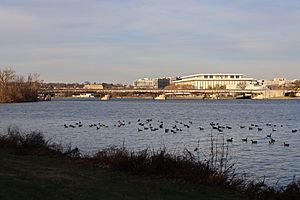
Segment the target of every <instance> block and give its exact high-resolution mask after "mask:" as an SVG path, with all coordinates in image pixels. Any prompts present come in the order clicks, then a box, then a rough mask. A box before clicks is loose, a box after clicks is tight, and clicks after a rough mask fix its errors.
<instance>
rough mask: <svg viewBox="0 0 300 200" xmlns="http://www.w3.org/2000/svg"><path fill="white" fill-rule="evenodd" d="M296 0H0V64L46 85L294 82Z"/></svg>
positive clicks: (299, 40)
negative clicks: (206, 78)
mask: <svg viewBox="0 0 300 200" xmlns="http://www.w3.org/2000/svg"><path fill="white" fill-rule="evenodd" d="M299 23H300V2H299V1H297V0H287V1H279V0H273V1H271V0H264V1H262V0H251V1H249V0H243V1H236V0H232V1H228V0H212V1H209V2H207V1H195V0H187V1H179V0H172V1H171V0H160V1H158V0H150V1H143V0H139V1H137V0H128V1H121V0H112V1H95V0H90V1H84V2H83V1H79V0H72V1H71V0H51V1H50V0H44V1H38V0H28V1H26V2H25V1H21V0H14V1H8V0H0V25H1V31H0V38H1V40H0V41H1V46H0V60H1V62H0V67H1V68H5V67H13V68H14V70H16V71H17V72H18V73H21V74H26V73H38V74H40V75H41V79H43V80H45V81H46V82H84V81H90V82H118V83H132V81H133V80H135V79H138V78H143V77H162V76H164V77H171V76H185V75H190V74H197V73H242V74H245V75H247V76H248V77H254V78H258V79H272V78H274V77H286V78H288V79H297V78H298V79H299V78H300V57H299V56H298V54H299V52H300V45H299V44H300V34H299V33H300V26H299Z"/></svg>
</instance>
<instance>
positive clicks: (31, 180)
mask: <svg viewBox="0 0 300 200" xmlns="http://www.w3.org/2000/svg"><path fill="white" fill-rule="evenodd" d="M225 154H226V153H225ZM217 158H218V159H220V158H221V163H219V160H218V159H217ZM223 158H224V157H223V156H222V154H221V155H218V154H213V155H212V160H211V161H212V162H210V161H197V160H196V159H195V157H194V156H193V155H192V154H191V152H189V151H188V150H186V151H185V152H184V154H183V155H175V154H170V153H167V152H166V151H165V150H164V149H162V150H159V151H155V152H154V151H150V150H148V149H146V150H143V151H140V152H130V151H128V150H126V149H125V148H124V147H123V148H109V149H103V150H100V151H98V152H97V153H96V154H94V155H92V156H84V155H81V153H80V151H79V149H78V148H71V147H67V148H63V147H62V146H61V145H57V144H51V143H49V142H48V141H46V140H45V139H44V137H43V135H42V134H41V133H39V132H31V133H24V132H20V131H19V130H18V129H8V134H7V135H0V164H1V165H0V166H1V168H0V197H1V199H24V198H25V199H270V200H271V199H272V200H273V199H278V200H280V199H283V200H284V199H289V200H293V199H295V200H296V199H298V197H299V194H300V187H299V182H298V183H296V182H293V183H291V184H289V185H288V186H286V187H284V188H281V189H280V190H275V189H273V188H271V187H268V186H266V185H265V184H264V183H263V182H258V183H255V182H249V183H246V182H245V180H241V179H238V178H236V177H235V174H234V170H233V168H232V167H233V165H227V164H225V163H227V162H226V161H225V163H223V164H222V160H223ZM223 161H224V160H223ZM218 163H219V164H218ZM222 166H223V167H224V168H223V167H222ZM226 166H227V167H226Z"/></svg>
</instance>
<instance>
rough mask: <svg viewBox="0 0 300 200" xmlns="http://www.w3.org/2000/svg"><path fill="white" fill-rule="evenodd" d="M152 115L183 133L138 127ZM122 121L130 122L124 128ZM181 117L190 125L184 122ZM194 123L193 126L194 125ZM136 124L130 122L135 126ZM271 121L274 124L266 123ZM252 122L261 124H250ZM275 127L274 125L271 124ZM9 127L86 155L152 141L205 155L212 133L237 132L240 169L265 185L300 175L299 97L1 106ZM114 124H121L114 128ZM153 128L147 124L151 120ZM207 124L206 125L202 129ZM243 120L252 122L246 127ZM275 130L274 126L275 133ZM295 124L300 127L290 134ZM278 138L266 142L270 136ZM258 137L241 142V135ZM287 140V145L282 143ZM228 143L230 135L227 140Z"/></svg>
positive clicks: (3, 124) (2, 125)
mask: <svg viewBox="0 0 300 200" xmlns="http://www.w3.org/2000/svg"><path fill="white" fill-rule="evenodd" d="M150 118H151V119H153V121H152V122H151V124H152V126H153V127H158V126H159V124H160V122H158V120H160V121H163V122H164V129H165V128H169V129H171V128H172V127H173V126H174V125H175V124H176V125H177V127H178V128H180V129H182V132H180V131H178V132H177V133H176V134H173V133H167V134H166V133H165V131H164V129H159V130H158V131H150V130H143V131H140V132H138V128H141V126H139V125H138V123H137V120H138V119H140V120H141V121H142V122H144V121H145V120H146V119H150ZM118 120H120V121H123V120H124V121H125V126H121V127H118V126H117V125H118ZM175 120H177V121H179V122H183V124H188V125H189V126H190V127H189V128H187V127H184V126H183V125H182V124H180V123H176V122H175ZM78 121H81V122H82V124H83V127H81V128H79V127H77V128H65V127H64V124H67V125H69V124H75V123H76V122H78ZM189 121H191V122H192V124H190V123H189ZM129 122H130V124H129ZM210 122H215V123H217V122H218V123H219V124H220V125H224V126H231V127H232V129H225V130H224V132H223V133H219V132H218V131H217V130H212V129H211V126H210V124H209V123H210ZM95 123H96V124H98V123H101V124H105V125H107V126H108V127H101V128H100V129H99V130H97V128H96V127H89V125H90V124H95ZM266 123H271V124H272V127H270V126H266ZM251 124H256V125H258V126H259V127H261V128H262V131H258V129H257V128H253V130H249V129H248V127H249V126H251ZM274 124H275V125H276V127H274V126H273V125H274ZM9 125H17V126H19V127H20V128H21V129H25V130H41V131H42V132H43V133H44V135H45V136H46V137H47V138H49V139H51V140H52V141H54V142H59V143H62V144H67V143H71V144H72V145H73V146H78V147H79V148H80V149H81V150H82V151H83V152H84V153H93V152H95V151H96V150H98V149H102V148H105V147H109V146H113V145H115V146H122V145H123V144H125V146H126V147H127V148H129V149H132V150H142V149H145V148H147V147H151V148H154V149H156V148H162V147H167V149H168V150H170V151H173V152H182V150H183V149H184V148H188V149H189V150H191V151H192V152H194V151H193V150H194V149H195V147H197V146H198V147H199V149H200V151H201V153H200V157H201V159H205V158H206V157H205V156H207V155H208V152H209V148H210V134H211V133H212V134H213V136H214V139H215V140H216V142H221V141H222V140H223V138H225V140H226V139H227V138H231V137H232V138H233V142H232V143H228V145H229V149H230V153H229V154H230V156H231V158H232V162H235V163H237V164H236V167H237V171H238V172H239V173H247V176H248V177H251V178H255V179H259V180H261V179H262V177H263V176H265V178H266V181H267V183H269V184H275V183H276V182H277V181H278V180H279V181H278V184H279V185H285V184H286V183H288V182H289V181H291V180H293V177H294V176H296V177H297V178H300V101H299V100H257V101H255V100H215V101H214V100H208V101H203V100H167V101H153V100H133V99H131V100H111V101H107V102H103V101H98V100H78V99H77V100H76V99H67V100H66V99H65V100H63V99H61V100H59V99H58V100H53V101H51V102H39V103H20V104H0V129H1V132H5V131H6V129H7V127H8V126H9ZM115 125H116V126H115ZM281 125H283V127H281ZM146 126H148V125H146ZM200 126H201V127H203V128H204V130H203V131H200V130H199V127H200ZM240 126H246V127H245V128H244V129H241V128H240ZM272 129H276V131H272ZM293 129H297V130H298V132H296V133H292V130H293ZM271 132H272V137H273V138H274V139H275V140H276V142H275V143H274V144H272V145H269V144H268V141H269V138H268V137H267V135H268V134H270V133H271ZM246 137H247V138H248V140H250V139H254V140H257V141H258V143H257V144H251V142H250V141H248V142H242V141H241V139H242V138H246ZM283 142H286V143H289V144H290V146H289V147H284V146H283ZM225 143H226V141H225Z"/></svg>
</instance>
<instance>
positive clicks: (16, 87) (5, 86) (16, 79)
mask: <svg viewBox="0 0 300 200" xmlns="http://www.w3.org/2000/svg"><path fill="white" fill-rule="evenodd" d="M39 88H40V81H39V76H38V75H37V74H33V75H32V74H29V75H28V76H27V77H24V76H21V75H17V74H16V73H15V71H14V70H12V69H9V68H6V69H4V70H0V102H24V101H36V100H37V96H38V90H39Z"/></svg>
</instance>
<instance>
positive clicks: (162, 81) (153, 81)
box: [133, 78, 170, 89]
mask: <svg viewBox="0 0 300 200" xmlns="http://www.w3.org/2000/svg"><path fill="white" fill-rule="evenodd" d="M168 85H170V79H168V78H142V79H138V80H135V81H134V82H133V86H134V88H138V89H163V88H164V87H166V86H168Z"/></svg>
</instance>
